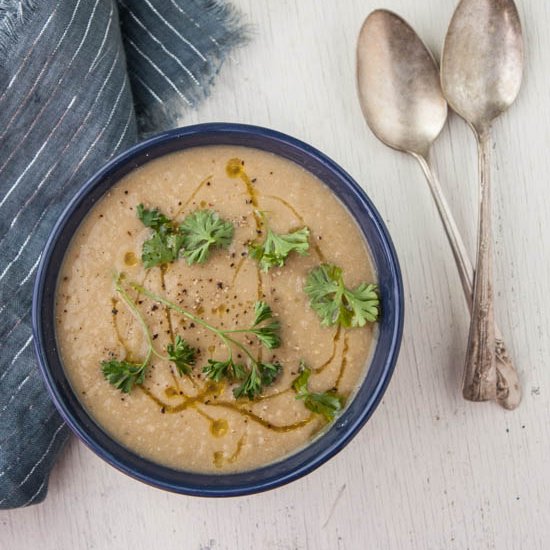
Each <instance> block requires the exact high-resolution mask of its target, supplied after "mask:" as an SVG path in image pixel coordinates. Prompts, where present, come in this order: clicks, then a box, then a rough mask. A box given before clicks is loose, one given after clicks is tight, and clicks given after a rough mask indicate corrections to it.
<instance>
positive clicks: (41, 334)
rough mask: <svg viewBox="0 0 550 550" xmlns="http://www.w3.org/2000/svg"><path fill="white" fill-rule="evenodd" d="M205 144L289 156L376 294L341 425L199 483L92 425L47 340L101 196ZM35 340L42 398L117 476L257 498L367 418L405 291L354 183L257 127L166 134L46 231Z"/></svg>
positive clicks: (92, 183) (292, 142)
mask: <svg viewBox="0 0 550 550" xmlns="http://www.w3.org/2000/svg"><path fill="white" fill-rule="evenodd" d="M203 145H242V146H246V147H255V148H257V149H262V150H265V151H270V152H272V153H275V154H277V155H280V156H282V157H285V158H288V159H290V160H292V161H294V162H296V163H298V164H300V165H301V166H303V167H304V168H306V169H307V170H309V171H310V172H311V173H313V174H315V175H316V176H317V177H318V178H319V179H320V180H321V181H323V182H324V183H325V184H326V185H328V186H329V187H330V188H331V189H332V190H333V191H334V192H335V193H336V195H337V196H338V197H339V198H340V200H341V201H342V202H343V203H344V204H345V205H346V207H347V208H348V209H349V211H350V212H351V213H352V214H353V216H354V217H355V219H356V221H357V223H358V224H359V226H360V228H361V230H362V232H363V233H364V235H365V237H366V239H367V241H368V242H369V244H370V249H371V252H372V256H373V258H374V261H375V265H376V270H377V273H378V277H379V284H380V291H381V295H382V304H383V314H382V318H381V321H380V327H379V340H378V343H377V346H376V350H375V351H374V355H373V357H372V362H371V365H370V368H369V371H368V373H367V376H366V378H365V380H364V382H363V384H362V385H361V387H360V388H359V390H358V392H357V393H356V395H355V398H354V399H353V401H352V402H351V403H350V404H349V406H348V408H347V409H346V410H345V412H344V413H343V414H342V416H341V417H339V418H338V420H337V421H336V422H335V423H334V424H333V425H332V427H331V428H330V429H329V430H328V431H327V432H326V433H324V434H323V435H322V436H321V437H319V438H318V439H317V440H315V441H314V442H313V443H312V444H310V445H309V446H308V447H306V448H304V449H303V450H301V451H299V452H297V453H296V454H293V455H291V456H289V457H287V458H285V459H283V460H281V461H279V462H276V463H274V464H269V465H268V466H264V467H262V468H259V469H256V470H253V471H249V472H243V473H236V474H224V475H207V474H198V473H190V472H182V471H178V470H173V469H170V468H167V467H164V466H161V465H159V464H155V463H154V462H151V461H149V460H147V459H144V458H142V457H139V456H137V455H136V454H134V453H133V452H132V451H129V450H128V449H126V448H125V447H123V446H122V445H120V444H118V443H117V442H116V441H114V440H113V439H111V437H110V436H109V435H108V434H107V433H106V432H104V431H103V430H102V428H101V427H100V426H98V425H97V424H96V423H95V422H94V420H92V418H90V416H89V415H88V413H87V412H86V410H85V409H84V408H83V406H82V405H81V404H80V402H79V400H78V398H77V396H76V395H75V393H74V392H73V389H72V387H71V386H70V384H69V382H68V380H67V378H66V377H65V374H64V372H63V367H62V363H61V359H60V357H59V353H58V349H57V343H56V337H55V322H54V311H55V307H54V305H55V292H56V285H57V277H58V273H59V268H60V265H61V263H62V261H63V257H64V255H65V252H66V250H67V247H68V246H69V242H70V240H71V238H72V236H73V235H74V233H75V231H76V230H77V228H78V226H79V225H80V223H81V221H82V220H83V219H84V217H85V216H86V215H87V213H88V212H89V211H90V208H91V207H92V206H93V205H94V204H95V203H96V202H97V201H98V200H99V199H100V198H101V197H102V195H103V194H104V193H105V192H106V191H107V190H108V189H109V188H110V187H111V186H112V185H113V184H115V183H116V182H117V181H119V180H120V179H121V178H122V177H123V176H124V175H126V174H127V173H128V172H130V171H131V170H133V169H134V168H137V167H138V166H141V165H142V164H145V163H146V162H148V161H149V160H152V159H154V158H157V157H160V156H162V155H166V154H168V153H171V152H174V151H179V150H182V149H187V148H190V147H197V146H203ZM32 316H33V319H32V320H33V332H34V342H35V348H36V353H37V356H38V360H39V364H40V369H41V371H42V374H43V376H44V379H45V381H46V384H47V387H48V391H49V393H50V395H51V397H52V399H53V401H54V403H55V405H56V407H57V408H58V410H59V412H60V413H61V415H62V416H63V418H64V419H65V420H66V422H67V424H68V425H69V426H70V427H71V428H72V430H73V431H74V432H75V433H76V434H77V435H78V436H79V437H80V438H81V439H82V440H83V441H84V443H86V444H87V445H88V446H89V447H90V448H91V449H92V450H93V451H95V452H96V453H97V454H98V455H99V456H101V457H102V458H103V459H105V460H106V461H107V462H109V463H110V464H112V465H113V466H115V467H116V468H118V469H119V470H121V471H123V472H124V473H126V474H128V475H130V476H132V477H134V478H137V479H139V480H141V481H144V482H146V483H148V484H150V485H153V486H156V487H160V488H162V489H166V490H169V491H174V492H177V493H184V494H189V495H197V496H237V495H245V494H250V493H257V492H260V491H265V490H268V489H272V488H274V487H278V486H280V485H283V484H285V483H288V482H290V481H292V480H294V479H297V478H299V477H301V476H303V475H305V474H307V473H309V472H311V471H312V470H313V469H315V468H317V467H318V466H320V465H321V464H322V463H323V462H325V461H326V460H328V459H329V458H330V457H332V456H333V455H334V454H336V453H337V452H338V451H340V450H341V449H342V448H343V447H344V446H345V445H346V444H347V443H348V442H349V441H350V440H351V439H352V437H353V436H354V435H355V434H356V433H357V431H358V430H359V429H360V428H361V427H362V426H363V424H364V423H365V422H366V421H367V420H368V418H369V417H370V415H371V414H372V413H373V411H374V410H375V408H376V406H377V405H378V403H379V401H380V399H381V398H382V395H383V393H384V391H385V389H386V386H387V384H388V382H389V380H390V378H391V375H392V373H393V369H394V366H395V362H396V360H397V356H398V353H399V346H400V343H401V334H402V329H403V318H404V311H403V288H402V281H401V273H400V269H399V264H398V260H397V257H396V254H395V251H394V248H393V245H392V242H391V239H390V237H389V235H388V232H387V230H386V227H385V225H384V223H383V221H382V219H381V217H380V215H379V214H378V212H377V211H376V209H375V208H374V206H373V204H372V203H371V202H370V200H369V199H368V197H367V196H366V195H365V193H364V192H363V191H362V189H361V188H360V187H359V186H358V185H357V183H356V182H355V181H354V180H353V179H352V178H351V177H350V176H349V175H348V174H347V173H346V172H345V171H344V170H342V169H341V168H340V167H339V166H338V165H336V164H335V163H334V162H333V161H331V160H330V159H329V158H327V157H326V156H325V155H323V154H322V153H320V152H319V151H317V150H316V149H314V148H312V147H310V146H309V145H307V144H305V143H303V142H300V141H298V140H296V139H294V138H291V137H289V136H287V135H285V134H281V133H279V132H275V131H272V130H268V129H265V128H261V127H256V126H247V125H240V124H225V123H211V124H200V125H196V126H189V127H186V128H180V129H175V130H170V131H168V132H164V133H162V134H159V135H157V136H154V137H152V138H150V139H148V140H147V141H145V142H143V143H140V144H138V145H136V146H134V147H132V148H131V149H130V150H128V151H127V152H126V153H123V154H121V155H119V156H118V157H116V158H115V159H113V160H112V161H110V162H109V163H108V164H107V165H106V166H105V167H103V168H102V169H101V170H100V171H99V172H98V173H97V174H96V175H95V176H94V177H93V178H91V179H90V180H89V181H88V182H87V183H86V184H85V185H84V186H83V187H82V189H81V190H80V191H79V192H78V194H77V195H76V196H75V197H74V199H73V200H72V201H71V203H70V204H69V205H68V207H67V208H66V209H65V211H64V212H63V214H62V215H61V218H60V219H59V221H58V223H57V224H56V226H55V227H54V229H53V231H52V233H51V235H50V238H49V240H48V242H47V245H46V248H45V250H44V253H43V255H42V259H41V262H40V266H39V269H38V274H37V278H36V283H35V287H34V296H33V310H32Z"/></svg>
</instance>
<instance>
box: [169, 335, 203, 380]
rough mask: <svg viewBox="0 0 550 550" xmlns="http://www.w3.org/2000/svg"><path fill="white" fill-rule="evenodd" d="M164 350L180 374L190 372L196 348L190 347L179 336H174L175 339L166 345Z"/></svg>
mask: <svg viewBox="0 0 550 550" xmlns="http://www.w3.org/2000/svg"><path fill="white" fill-rule="evenodd" d="M166 352H167V353H168V358H169V359H170V361H172V362H173V363H174V364H175V365H176V369H177V371H178V373H179V375H180V376H183V375H184V374H189V373H190V372H191V367H192V366H193V365H194V364H195V355H196V352H197V350H196V349H194V348H192V347H191V346H190V345H189V344H188V343H187V342H186V341H185V340H183V338H181V336H179V335H178V336H176V341H175V342H174V343H173V344H168V346H166Z"/></svg>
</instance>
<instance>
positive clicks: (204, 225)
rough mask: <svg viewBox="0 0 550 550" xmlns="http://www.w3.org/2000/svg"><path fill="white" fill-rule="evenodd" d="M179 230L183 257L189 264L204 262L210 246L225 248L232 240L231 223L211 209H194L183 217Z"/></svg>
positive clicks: (232, 230) (232, 229)
mask: <svg viewBox="0 0 550 550" xmlns="http://www.w3.org/2000/svg"><path fill="white" fill-rule="evenodd" d="M179 230H180V231H181V233H182V235H183V246H184V249H185V250H184V252H183V257H184V258H185V259H186V260H187V263H188V264H189V265H191V264H194V263H199V264H202V263H204V262H205V261H206V260H207V259H208V256H209V254H210V249H211V248H212V247H219V248H227V247H228V246H229V245H230V244H231V241H232V240H233V233H234V228H233V224H232V223H230V222H228V221H225V220H222V219H221V218H220V216H219V214H218V213H217V212H214V211H213V210H196V211H195V212H193V213H192V214H189V215H188V216H186V217H185V219H184V220H183V222H182V223H181V225H180V226H179Z"/></svg>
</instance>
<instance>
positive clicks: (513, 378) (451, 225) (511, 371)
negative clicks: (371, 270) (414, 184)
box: [414, 155, 521, 409]
mask: <svg viewBox="0 0 550 550" xmlns="http://www.w3.org/2000/svg"><path fill="white" fill-rule="evenodd" d="M414 157H415V158H416V159H417V160H418V162H419V163H420V166H421V167H422V171H423V172H424V175H425V176H426V180H427V181H428V184H429V187H430V191H431V193H432V196H433V198H434V201H435V204H436V207H437V210H438V212H439V216H440V218H441V221H442V222H443V226H444V228H445V233H446V235H447V239H448V240H449V244H450V245H451V250H452V252H453V256H454V259H455V262H456V266H457V269H458V273H459V276H460V281H461V283H462V289H463V291H464V297H465V298H466V303H467V305H468V309H469V311H470V314H471V312H472V302H473V282H474V268H473V266H472V263H471V261H470V258H469V257H468V254H467V252H466V247H465V246H464V241H463V240H462V236H461V235H460V232H459V230H458V227H457V225H456V222H455V220H454V218H453V215H452V212H451V210H450V208H449V205H448V204H447V201H446V199H445V196H444V194H443V190H442V189H441V185H440V183H439V181H438V179H437V176H436V175H435V172H434V170H433V168H432V166H431V165H430V163H429V161H428V159H427V158H425V157H423V156H421V155H414ZM495 336H496V343H495V357H496V369H497V381H496V400H497V401H498V403H499V404H500V405H501V406H502V407H504V408H506V409H515V408H516V407H517V406H518V405H519V403H520V401H521V387H520V384H519V379H518V375H517V372H516V369H515V368H514V365H513V363H512V360H511V359H510V356H509V355H508V352H507V349H506V345H505V343H504V341H503V338H502V335H501V333H500V331H499V330H498V328H497V327H496V326H495Z"/></svg>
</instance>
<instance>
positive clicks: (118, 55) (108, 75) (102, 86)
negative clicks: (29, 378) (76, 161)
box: [0, 50, 120, 312]
mask: <svg viewBox="0 0 550 550" xmlns="http://www.w3.org/2000/svg"><path fill="white" fill-rule="evenodd" d="M119 57H120V50H117V53H116V55H115V57H114V59H113V63H112V64H111V68H110V69H109V72H108V74H107V76H106V77H105V79H104V80H103V83H102V85H101V87H100V89H99V91H98V92H97V94H96V97H95V100H94V102H93V104H92V107H91V108H90V110H89V111H88V114H87V115H86V117H85V118H84V120H83V121H82V123H81V124H80V126H79V128H78V130H77V131H76V132H75V133H74V134H73V136H72V138H71V140H70V141H69V142H68V143H67V144H66V145H65V148H64V149H63V151H61V154H60V155H59V158H58V160H57V161H56V162H55V163H54V166H57V164H58V163H59V161H60V159H61V158H62V157H63V153H64V152H65V151H66V150H67V148H68V147H69V145H70V144H71V143H72V142H73V141H74V140H75V139H76V137H77V136H78V134H79V132H80V131H82V130H83V129H84V127H85V124H86V123H87V121H88V119H89V117H90V116H91V115H92V112H93V107H95V105H96V103H97V101H98V100H99V98H100V96H101V94H102V93H103V91H104V89H105V86H106V84H107V82H108V81H109V80H110V78H111V75H112V73H113V70H114V68H115V66H116V63H117V61H118V59H119ZM50 173H51V170H50V171H49V172H48V174H47V176H46V177H48V176H49V174H50ZM44 181H45V180H44V179H43V180H42V181H41V183H40V184H39V186H42V184H43V182H44ZM68 181H70V180H68ZM33 196H34V195H33ZM55 200H56V199H55V198H54V199H52V200H51V201H50V202H49V203H48V204H47V205H46V207H45V208H44V210H43V212H42V214H41V216H40V217H39V218H38V220H37V221H36V222H35V224H34V226H33V227H32V229H31V232H30V235H29V236H33V235H34V232H35V230H36V229H37V227H38V226H39V224H40V222H41V221H42V219H43V217H44V216H45V214H46V213H47V211H48V209H49V207H50V206H51V204H52V203H53V202H55ZM27 204H28V201H27V203H26V204H25V205H24V206H23V207H22V208H21V209H20V210H19V211H18V212H17V213H16V214H15V216H14V219H16V218H18V217H19V215H20V214H21V212H22V210H23V208H25V206H27ZM0 206H1V205H0ZM13 225H14V224H13V223H12V225H11V226H10V227H12V226H13ZM6 238H7V234H6V235H5V236H4V238H3V239H2V240H0V246H1V245H2V244H3V242H4V240H5V239H6ZM24 246H26V243H25V244H24ZM20 252H21V251H20ZM12 263H13V262H12ZM8 267H9V266H8ZM2 276H3V275H2ZM0 280H1V277H0ZM4 306H5V304H3V307H2V310H3V308H4ZM0 312H1V310H0Z"/></svg>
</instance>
